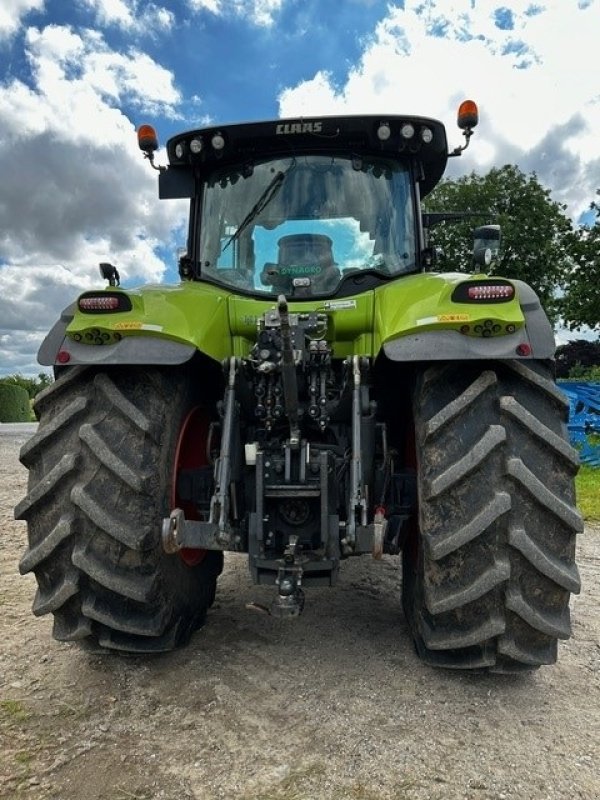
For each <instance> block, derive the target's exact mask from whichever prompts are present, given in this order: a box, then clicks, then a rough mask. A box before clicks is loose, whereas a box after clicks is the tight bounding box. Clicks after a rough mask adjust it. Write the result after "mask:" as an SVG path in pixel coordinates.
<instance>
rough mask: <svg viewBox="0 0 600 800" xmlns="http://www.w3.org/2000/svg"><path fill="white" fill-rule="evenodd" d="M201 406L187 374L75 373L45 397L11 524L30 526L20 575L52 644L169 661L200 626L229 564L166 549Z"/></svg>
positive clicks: (217, 556)
mask: <svg viewBox="0 0 600 800" xmlns="http://www.w3.org/2000/svg"><path fill="white" fill-rule="evenodd" d="M197 403H198V400H197V398H196V397H195V396H194V392H193V390H192V387H191V385H190V380H189V378H188V377H186V375H185V374H184V373H183V372H179V371H176V370H167V369H160V368H152V367H150V368H137V367H126V368H124V367H114V368H110V369H95V368H85V367H83V368H82V367H75V368H71V369H69V370H67V371H66V372H65V373H64V374H63V375H62V376H61V377H60V378H59V379H58V380H57V381H56V382H55V383H54V384H52V386H50V387H49V388H48V389H47V390H45V391H44V392H43V393H42V394H41V395H39V397H38V401H37V403H36V412H37V413H38V415H39V419H40V424H39V428H38V431H37V433H36V434H35V436H34V437H33V438H32V439H31V440H30V441H29V442H28V443H27V444H26V445H25V446H24V447H23V448H22V450H21V461H22V462H23V464H25V466H26V467H27V468H28V469H29V486H28V493H27V496H26V497H25V498H24V500H23V501H22V502H21V503H20V504H19V506H18V507H17V509H16V511H15V514H16V516H17V518H18V519H25V520H27V523H28V535H29V549H28V550H27V552H26V553H25V555H24V556H23V559H22V560H21V564H20V569H21V572H22V573H26V572H31V571H33V572H34V573H35V577H36V579H37V582H38V591H37V594H36V597H35V601H34V604H33V611H34V614H36V615H41V614H47V613H52V614H53V615H54V629H53V635H54V637H55V638H56V639H59V640H61V641H72V640H78V641H83V642H87V643H89V644H96V645H100V646H101V647H105V648H111V649H116V650H124V651H130V652H161V651H166V650H171V649H173V648H174V647H176V646H178V645H181V644H184V643H185V642H186V641H187V640H188V638H189V636H190V635H191V633H192V632H193V631H194V630H195V629H196V628H198V627H199V626H200V625H202V623H203V622H204V618H205V616H206V612H207V609H208V608H209V606H210V604H211V603H212V601H213V599H214V594H215V588H216V580H217V576H218V575H219V573H220V571H221V569H222V564H223V556H222V553H220V552H207V553H206V555H205V556H204V558H203V559H202V560H201V561H200V563H198V564H196V565H195V566H188V565H187V564H185V563H184V561H183V560H182V559H181V558H180V557H179V556H178V555H167V554H166V553H165V552H164V551H163V548H162V545H161V521H162V519H163V517H164V516H168V513H169V498H170V496H171V483H172V480H173V473H174V459H175V451H176V446H177V441H178V436H179V431H180V429H181V426H182V423H183V420H184V419H185V417H186V415H187V414H188V413H189V411H190V409H191V408H193V407H194V406H195V405H196V404H197ZM199 446H200V447H201V446H202V444H201V443H199Z"/></svg>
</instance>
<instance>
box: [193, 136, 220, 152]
mask: <svg viewBox="0 0 600 800" xmlns="http://www.w3.org/2000/svg"><path fill="white" fill-rule="evenodd" d="M214 146H215V145H214V143H213V147H214ZM190 150H191V151H192V153H193V154H194V155H195V156H197V155H198V153H200V152H201V151H202V139H200V138H199V137H198V136H196V137H194V138H193V139H191V140H190Z"/></svg>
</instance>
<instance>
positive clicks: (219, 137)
mask: <svg viewBox="0 0 600 800" xmlns="http://www.w3.org/2000/svg"><path fill="white" fill-rule="evenodd" d="M210 143H211V144H212V146H213V148H214V149H215V150H222V149H223V148H224V147H225V139H224V138H223V134H222V133H215V134H214V136H213V137H212V139H211V140H210Z"/></svg>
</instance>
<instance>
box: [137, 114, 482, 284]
mask: <svg viewBox="0 0 600 800" xmlns="http://www.w3.org/2000/svg"><path fill="white" fill-rule="evenodd" d="M471 105H473V104H471ZM469 108H470V106H469ZM469 108H467V111H469ZM470 114H471V115H470V116H469V117H468V118H465V117H464V113H463V116H462V117H461V116H460V115H459V124H460V125H461V127H463V129H464V130H465V135H466V136H467V142H468V137H469V136H470V134H471V130H472V127H473V126H474V124H476V115H475V116H473V109H470ZM465 119H466V122H465ZM147 127H148V126H143V128H142V129H140V147H141V148H142V149H143V150H144V151H145V152H146V155H147V156H148V157H149V158H150V160H151V161H152V157H153V154H154V150H155V149H156V146H157V141H156V136H155V134H154V135H152V133H151V134H149V133H148V131H147V130H146V129H147ZM465 146H466V145H465ZM461 149H464V148H458V150H456V151H454V152H453V153H450V154H449V153H448V147H447V141H446V134H445V129H444V126H443V125H442V124H441V123H440V122H437V121H435V120H431V119H427V118H422V117H405V116H402V117H398V116H393V117H392V116H388V117H385V118H383V117H380V116H361V117H356V116H344V117H329V118H321V119H302V120H297V121H294V120H278V121H273V122H259V123H247V124H241V125H231V126H221V127H219V128H218V129H217V128H208V129H203V130H196V131H191V132H188V133H184V134H180V135H178V136H175V137H173V138H172V139H170V140H169V142H168V143H167V153H168V156H169V166H168V167H167V168H164V167H160V168H159V169H160V170H161V174H160V181H159V192H160V196H161V197H163V198H171V197H189V198H190V223H189V233H188V242H187V248H186V253H185V255H184V256H183V258H182V259H181V260H180V272H181V275H182V277H183V278H185V279H191V280H199V281H206V282H209V283H214V284H217V285H222V286H224V287H226V288H228V289H230V290H233V291H235V292H236V293H243V294H249V295H252V296H257V297H260V296H266V297H274V296H277V295H279V294H280V293H282V292H283V293H284V294H285V295H286V297H288V298H290V299H302V298H312V297H321V296H324V297H327V296H331V295H336V296H344V295H350V294H356V292H357V285H356V283H357V278H358V279H360V281H361V283H362V288H373V287H375V286H377V285H378V284H380V283H383V282H386V281H389V280H391V279H394V278H397V277H399V276H402V275H406V274H410V273H414V272H419V271H421V270H422V269H423V268H424V266H426V260H425V257H424V254H425V250H426V249H425V247H424V241H423V230H422V220H421V214H420V201H421V198H422V197H424V196H425V195H426V194H427V193H428V192H429V191H431V189H432V188H433V187H434V186H435V185H436V183H437V182H438V181H439V179H440V178H441V176H442V175H443V173H444V169H445V166H446V161H447V158H448V156H449V155H458V154H459V152H460V150H461ZM359 290H360V289H359Z"/></svg>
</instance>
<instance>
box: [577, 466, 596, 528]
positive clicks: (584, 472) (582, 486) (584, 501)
mask: <svg viewBox="0 0 600 800" xmlns="http://www.w3.org/2000/svg"><path fill="white" fill-rule="evenodd" d="M575 486H576V489H577V505H578V506H579V509H580V511H581V513H582V514H583V518H584V519H585V520H589V521H590V522H600V468H598V467H589V466H587V465H586V464H582V466H581V469H580V470H579V473H578V474H577V477H576V478H575Z"/></svg>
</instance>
